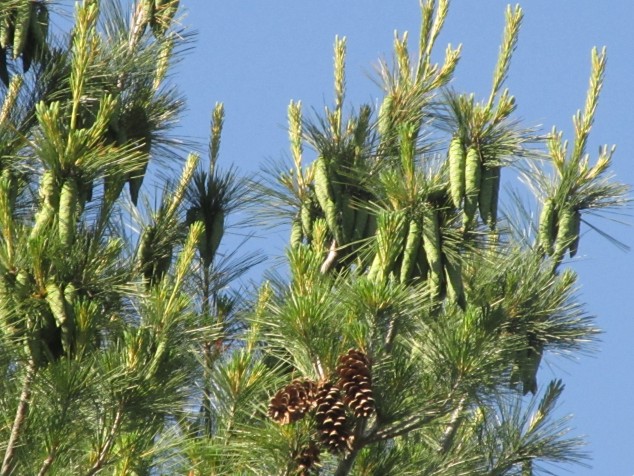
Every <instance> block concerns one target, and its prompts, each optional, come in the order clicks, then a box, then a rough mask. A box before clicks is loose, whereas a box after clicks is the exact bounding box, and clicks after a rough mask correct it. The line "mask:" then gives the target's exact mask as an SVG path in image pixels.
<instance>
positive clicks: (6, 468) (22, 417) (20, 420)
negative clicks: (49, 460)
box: [0, 358, 37, 476]
mask: <svg viewBox="0 0 634 476" xmlns="http://www.w3.org/2000/svg"><path fill="white" fill-rule="evenodd" d="M36 373H37V367H36V366H35V361H34V360H33V358H30V359H29V362H28V364H27V367H26V375H25V376H24V382H23V384H22V393H21V394H20V401H19V403H18V409H17V411H16V412H15V419H14V420H13V426H12V428H11V436H10V437H9V442H8V443H7V449H6V451H5V453H4V460H3V461H2V469H1V470H0V476H9V475H10V474H11V473H12V471H13V465H14V463H15V461H14V459H15V447H16V444H17V442H18V439H19V438H20V435H21V433H22V428H23V425H24V422H25V421H26V417H27V414H28V411H29V404H30V402H29V400H30V399H31V385H32V384H33V379H34V378H35V374H36Z"/></svg>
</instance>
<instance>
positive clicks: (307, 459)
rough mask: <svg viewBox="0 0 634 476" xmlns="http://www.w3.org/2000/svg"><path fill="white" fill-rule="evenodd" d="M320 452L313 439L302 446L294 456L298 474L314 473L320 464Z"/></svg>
mask: <svg viewBox="0 0 634 476" xmlns="http://www.w3.org/2000/svg"><path fill="white" fill-rule="evenodd" d="M320 453H321V449H320V448H319V445H318V444H317V443H316V442H314V441H311V442H310V443H309V444H308V446H306V447H304V448H302V450H301V451H300V452H299V453H298V454H297V455H296V456H295V461H296V462H297V474H298V475H299V476H309V475H311V474H316V472H317V471H318V470H319V467H320V466H321V465H320V464H319V461H320V460H319V454H320Z"/></svg>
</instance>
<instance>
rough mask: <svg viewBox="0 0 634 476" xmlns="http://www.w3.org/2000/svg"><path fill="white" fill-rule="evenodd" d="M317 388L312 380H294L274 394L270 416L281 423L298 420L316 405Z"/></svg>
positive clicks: (270, 404) (285, 423)
mask: <svg viewBox="0 0 634 476" xmlns="http://www.w3.org/2000/svg"><path fill="white" fill-rule="evenodd" d="M316 388H317V386H316V384H315V382H313V381H311V380H293V381H292V382H291V383H289V384H288V385H287V386H286V387H284V388H283V389H281V390H279V391H278V392H277V393H276V394H275V395H273V398H271V403H269V416H270V417H271V418H272V419H273V420H275V421H276V422H278V423H280V424H281V425H287V424H289V423H293V422H296V421H297V420H299V419H301V418H302V417H303V416H304V415H305V414H306V412H307V411H308V410H310V409H312V408H314V407H315V391H316Z"/></svg>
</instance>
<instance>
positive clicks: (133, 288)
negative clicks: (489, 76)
mask: <svg viewBox="0 0 634 476" xmlns="http://www.w3.org/2000/svg"><path fill="white" fill-rule="evenodd" d="M448 8H449V2H448V1H447V0H438V1H435V0H427V1H424V2H422V4H421V12H422V21H421V31H420V36H419V38H418V41H417V44H416V47H415V49H414V52H413V53H410V47H409V41H408V36H407V35H406V34H405V35H401V36H397V37H396V38H395V42H394V62H393V63H394V64H393V65H392V64H389V63H388V62H382V63H381V66H380V69H379V83H380V84H381V85H382V88H383V93H384V95H383V98H382V101H381V102H380V107H378V108H374V107H373V106H372V105H362V106H361V107H359V108H358V109H350V111H351V112H349V113H345V110H346V108H344V98H345V93H346V91H345V84H346V81H345V58H346V40H345V39H343V38H337V39H336V40H335V46H334V92H335V99H334V106H332V107H328V108H326V110H325V113H324V114H323V116H319V115H315V116H314V117H312V118H306V117H304V114H303V109H302V104H301V103H300V102H291V103H290V105H289V108H288V120H289V138H290V148H291V156H292V161H293V163H292V166H291V168H290V172H289V168H288V167H286V166H285V167H284V168H283V170H281V171H280V170H277V169H276V168H275V167H272V168H271V169H270V170H268V171H267V173H266V174H265V175H264V176H263V177H258V178H255V179H253V178H249V177H242V176H240V174H239V173H238V172H237V170H236V169H235V168H231V167H230V168H228V169H225V170H223V169H222V168H221V166H220V165H219V157H220V142H221V135H222V127H223V122H224V107H223V105H222V104H220V103H219V104H217V105H216V106H215V108H214V109H213V112H212V119H211V131H210V145H209V154H208V161H207V162H206V163H205V164H203V162H204V161H201V159H200V157H199V156H198V155H196V154H193V153H189V152H190V149H192V148H193V144H188V143H187V142H184V141H181V140H178V139H177V138H175V137H174V136H173V133H172V130H171V129H172V126H173V125H174V124H175V123H176V122H177V121H178V118H179V113H180V112H181V111H182V109H183V105H184V101H183V98H182V97H181V96H180V94H179V92H178V91H177V89H176V88H175V87H174V86H173V85H172V84H171V82H170V76H169V74H168V72H169V68H170V65H171V64H173V63H174V61H175V60H177V59H178V57H179V55H180V53H181V52H182V51H183V46H184V45H186V42H187V41H188V35H187V33H186V31H185V30H184V29H183V28H182V27H181V26H180V23H179V18H180V17H179V16H178V14H179V1H178V0H137V1H135V2H133V5H132V11H131V12H128V11H127V10H126V9H127V4H125V5H124V4H122V3H119V1H118V0H83V1H82V2H79V3H78V4H77V6H76V8H75V15H74V26H73V27H72V31H71V32H69V34H67V35H63V34H60V35H59V36H56V35H54V34H53V33H51V32H50V31H49V28H48V25H49V13H53V14H55V11H54V7H53V3H52V2H49V1H44V0H41V1H31V0H6V1H4V2H3V6H2V9H1V10H0V81H1V84H0V91H2V95H1V96H0V98H1V101H0V102H1V104H0V157H1V160H0V234H1V240H0V369H1V371H2V374H3V377H4V378H2V379H0V409H1V413H2V415H3V420H2V423H1V424H0V442H1V443H0V451H1V452H2V454H3V463H2V468H1V470H0V475H2V476H4V475H9V474H39V475H44V474H47V473H48V474H69V475H72V474H87V475H92V474H97V473H100V474H113V475H114V474H121V475H123V474H138V475H141V474H189V475H203V474H214V475H221V474H226V475H237V474H256V475H269V474H284V475H292V474H297V475H308V474H335V475H340V476H342V475H346V474H359V475H368V474H375V475H390V474H394V475H397V474H398V475H403V474H416V475H418V474H430V475H431V474H438V475H440V474H442V475H473V474H495V475H506V474H509V475H510V474H523V475H531V474H536V473H537V472H539V471H540V469H541V468H542V465H543V464H545V463H571V462H578V461H579V460H581V459H583V457H584V456H585V453H584V452H583V449H582V446H581V443H582V442H581V441H580V440H578V439H577V438H574V437H571V436H569V435H568V434H567V430H566V421H565V420H561V419H556V418H554V417H553V414H552V413H553V408H554V407H555V405H556V403H557V401H558V398H559V397H560V395H561V393H562V391H563V389H564V385H563V383H562V382H561V381H560V380H554V381H551V382H541V381H540V380H539V379H538V369H539V367H540V362H541V359H542V355H543V354H544V352H555V353H556V352H564V351H566V352H568V351H577V350H579V349H581V348H582V347H583V346H584V345H585V344H586V343H587V342H588V341H591V340H592V339H593V338H594V336H595V335H596V333H597V332H598V331H597V329H596V328H595V327H594V324H593V321H592V319H591V318H590V316H588V315H587V313H586V312H585V311H584V309H583V307H582V306H581V304H579V301H578V298H577V295H576V287H577V286H576V284H577V283H576V279H577V278H576V275H575V273H574V271H572V269H571V268H570V267H568V266H567V264H568V262H567V260H566V255H567V256H568V257H570V258H572V257H573V256H574V255H575V254H576V253H577V250H578V247H579V238H580V234H581V229H582V226H585V225H583V224H589V222H588V218H589V217H590V216H591V215H592V214H593V213H595V212H597V211H600V210H605V209H614V208H617V207H621V206H623V205H624V204H626V203H627V202H628V195H627V194H628V187H627V186H625V185H623V184H621V183H619V182H617V181H616V180H615V179H614V178H613V177H612V176H611V174H610V164H611V159H612V152H613V149H609V148H607V147H605V148H602V149H601V150H600V152H599V156H598V157H597V158H596V159H594V158H592V157H590V156H589V154H588V153H587V152H586V144H587V139H588V134H589V133H590V130H591V127H592V124H593V120H594V113H595V109H596V105H597V100H598V96H599V92H600V90H601V85H602V80H603V75H604V71H605V61H606V54H605V51H598V50H594V51H593V52H592V64H591V73H590V87H589V90H588V94H587V99H586V104H585V106H584V109H583V110H581V111H580V112H578V113H577V114H576V115H575V117H574V126H575V135H574V137H573V138H572V140H571V147H568V142H566V141H564V139H563V136H562V134H561V133H560V132H559V131H558V130H556V129H553V131H552V132H551V133H549V134H547V135H544V134H542V133H540V131H538V130H537V129H534V128H530V127H524V126H522V125H521V124H520V122H519V121H518V120H517V119H516V118H515V117H514V113H515V110H516V104H515V99H514V98H513V96H512V95H511V93H510V92H509V91H508V89H504V83H505V79H506V77H507V75H508V71H509V67H510V61H511V57H512V53H513V51H514V49H515V46H516V44H517V41H518V34H519V27H520V24H521V21H522V10H521V9H520V7H514V8H511V7H509V8H508V10H507V12H506V27H505V30H504V34H503V38H502V45H501V48H500V54H499V59H498V62H497V64H496V67H495V70H494V72H493V84H492V88H491V93H490V95H489V97H488V98H487V99H486V100H483V101H477V100H476V99H475V97H474V96H473V95H469V94H463V93H459V92H456V91H454V90H453V89H452V88H451V79H452V77H453V73H454V70H455V67H456V65H457V63H458V60H459V58H460V48H459V47H458V48H452V47H449V48H447V50H446V54H445V59H444V61H443V63H442V64H435V63H434V62H433V61H432V59H431V58H432V52H433V50H434V47H435V43H436V40H437V38H438V35H439V32H440V31H441V29H442V26H443V24H444V21H445V19H446V16H447V14H448ZM128 16H129V18H130V19H129V20H128ZM306 147H310V148H311V149H313V150H314V151H315V152H316V159H315V160H314V161H312V162H310V163H306V160H305V157H304V155H305V154H304V149H305V148H306ZM183 159H184V160H183ZM157 163H158V164H160V165H161V167H162V168H163V169H164V170H169V171H170V173H169V174H163V176H160V175H158V176H157V174H153V173H152V171H153V168H152V167H153V164H157ZM510 170H514V171H515V173H518V174H520V175H521V176H522V177H523V179H524V183H525V184H526V185H527V189H528V190H529V191H530V192H533V194H534V197H535V200H534V202H533V203H536V204H537V206H538V207H539V208H538V209H539V213H538V214H537V218H533V215H532V213H531V212H530V208H529V207H530V203H529V204H527V203H526V200H525V198H523V197H526V195H527V194H526V193H516V194H505V193H500V190H501V181H502V178H503V174H502V172H504V171H506V172H508V171H510ZM151 181H154V182H155V183H158V184H159V186H158V187H157V189H156V190H157V191H156V192H155V193H154V194H153V195H152V194H151V192H150V191H149V190H148V189H149V187H148V186H147V184H148V182H151ZM152 196H154V206H152V205H151V200H152V199H151V198H150V197H152ZM519 197H522V198H519ZM263 203H264V205H263ZM252 206H257V209H256V212H255V213H254V214H253V215H254V216H255V218H252V217H250V216H249V215H248V214H245V212H248V209H249V208H250V207H252ZM502 206H504V207H502ZM262 217H265V218H267V219H271V218H274V219H276V220H277V222H278V223H280V224H284V225H287V226H289V227H290V239H289V246H288V249H287V255H286V256H287V261H286V263H287V270H286V271H285V272H284V273H281V274H274V273H269V274H268V275H266V276H263V277H262V278H261V280H260V283H259V287H258V289H256V290H252V292H247V291H248V290H246V289H240V288H239V287H238V284H237V281H236V280H237V278H240V277H241V276H243V275H244V273H246V272H247V271H248V270H249V269H251V267H252V266H253V265H255V264H257V263H259V262H260V255H259V254H256V253H253V254H242V253H241V252H240V245H238V247H237V249H233V250H232V249H228V248H227V247H226V246H224V245H222V240H223V237H224V236H225V234H226V229H228V228H229V227H231V226H242V227H245V226H248V227H252V226H253V225H254V223H256V219H257V218H262ZM591 226H593V227H594V226H595V225H591ZM130 229H133V230H135V231H134V232H132V233H130ZM247 229H248V230H251V229H252V228H247ZM249 233H252V231H249ZM529 393H530V394H532V395H531V396H528V394H529Z"/></svg>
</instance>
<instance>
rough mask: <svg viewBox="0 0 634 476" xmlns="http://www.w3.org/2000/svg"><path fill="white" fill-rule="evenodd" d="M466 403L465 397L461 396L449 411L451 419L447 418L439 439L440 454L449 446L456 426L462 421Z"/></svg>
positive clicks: (455, 431) (446, 450) (456, 429)
mask: <svg viewBox="0 0 634 476" xmlns="http://www.w3.org/2000/svg"><path fill="white" fill-rule="evenodd" d="M466 404H467V399H466V397H463V398H462V399H461V400H460V402H459V403H458V405H457V406H456V408H455V409H454V411H453V412H451V419H450V420H449V424H448V425H447V428H445V432H444V433H443V435H442V439H441V440H440V445H439V450H438V451H439V452H440V453H441V454H445V453H447V452H448V451H449V449H450V448H451V445H452V444H453V439H454V437H455V436H456V433H457V431H458V428H460V424H461V423H462V412H463V411H464V408H465V406H466Z"/></svg>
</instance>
